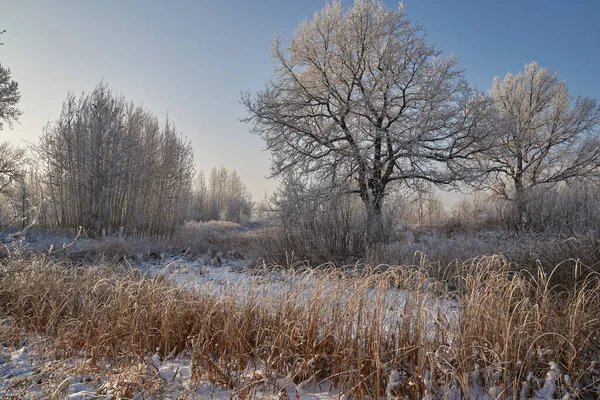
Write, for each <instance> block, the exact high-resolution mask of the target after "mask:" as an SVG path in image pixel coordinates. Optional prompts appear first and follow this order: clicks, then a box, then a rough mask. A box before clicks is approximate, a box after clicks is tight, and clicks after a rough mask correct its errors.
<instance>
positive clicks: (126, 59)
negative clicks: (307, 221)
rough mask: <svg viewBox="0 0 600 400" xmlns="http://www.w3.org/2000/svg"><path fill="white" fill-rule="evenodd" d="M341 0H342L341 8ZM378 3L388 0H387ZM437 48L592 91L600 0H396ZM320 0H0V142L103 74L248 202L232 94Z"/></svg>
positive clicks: (264, 65)
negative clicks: (17, 96) (539, 72)
mask: <svg viewBox="0 0 600 400" xmlns="http://www.w3.org/2000/svg"><path fill="white" fill-rule="evenodd" d="M352 3H353V1H351V0H345V1H343V4H344V5H345V6H346V7H349V6H351V5H352ZM386 4H387V6H388V7H390V8H396V7H398V4H399V2H398V1H386ZM404 4H405V6H406V11H407V14H408V17H409V19H411V20H412V21H413V22H416V23H418V24H420V25H423V27H424V28H425V30H426V31H427V33H428V37H429V39H430V41H432V42H435V43H436V45H437V47H438V49H440V50H442V51H443V54H444V55H448V54H451V53H453V54H455V55H457V56H458V57H459V60H460V62H459V64H460V65H461V66H462V67H463V68H465V69H466V76H467V78H468V79H469V81H470V82H471V84H473V85H474V86H476V87H478V88H479V89H481V90H488V89H489V88H490V87H491V84H492V79H493V78H494V77H495V76H504V75H505V74H506V73H507V72H513V73H518V72H520V71H522V70H523V67H524V65H525V64H526V63H529V62H531V61H533V60H535V61H537V62H538V63H539V64H540V65H541V66H543V67H546V68H549V69H551V70H553V71H555V72H558V74H559V78H560V79H561V80H565V81H566V83H567V86H568V88H569V89H570V91H571V94H573V95H575V96H577V95H582V96H587V97H592V98H595V99H598V100H600V79H599V78H598V65H600V52H599V51H598V41H599V39H600V23H599V22H598V21H600V2H597V1H595V0H574V1H571V2H566V1H554V0H549V1H541V0H539V1H535V0H531V1H526V2H524V1H516V0H509V1H502V2H497V1H478V0H406V1H405V2H404ZM324 5H325V0H303V1H301V0H285V1H284V0H254V1H242V0H237V1H217V0H198V1H193V0H173V1H161V0H147V1H142V0H122V1H116V0H106V1H91V0H56V1H50V0H37V1H34V0H0V31H1V30H3V29H6V30H7V33H5V34H3V35H1V36H0V42H4V43H5V44H4V45H3V46H0V62H1V63H2V65H3V66H4V67H8V68H10V69H11V71H12V77H13V79H15V80H16V81H17V82H19V86H20V89H21V102H20V105H19V107H20V109H21V110H22V111H23V113H24V114H23V115H22V117H21V121H20V124H15V126H14V129H12V130H11V129H9V128H8V126H5V129H4V130H3V131H0V140H2V141H3V140H10V141H11V142H14V143H23V141H27V142H36V141H37V138H38V137H39V135H40V133H41V130H42V128H43V126H44V125H45V124H46V123H47V122H48V121H50V120H53V119H55V118H56V117H57V116H58V115H59V113H60V109H61V106H62V102H63V101H64V99H65V98H66V96H67V93H68V92H69V91H72V92H74V93H76V94H78V93H81V92H83V91H91V90H92V89H93V88H94V86H96V85H97V84H98V83H99V82H100V81H102V80H104V81H105V82H107V83H108V84H109V86H110V88H111V89H112V90H113V91H114V92H117V93H121V94H123V95H124V96H125V97H126V99H127V100H129V101H134V102H135V103H136V104H143V105H144V106H145V107H146V108H148V109H149V110H151V111H152V112H153V113H154V114H155V115H157V116H158V117H160V118H162V119H164V117H165V116H166V115H167V113H168V115H169V118H170V119H173V120H174V121H175V123H176V126H177V129H178V130H179V131H180V132H182V133H183V135H184V136H186V137H187V138H188V139H189V140H190V141H191V142H192V145H193V147H194V152H195V160H196V169H197V170H198V171H199V170H205V171H208V170H209V169H210V168H212V167H213V166H221V165H223V166H225V167H226V168H228V169H236V170H237V171H238V173H239V174H240V176H241V178H242V180H243V182H244V183H246V185H247V186H248V188H249V189H250V191H251V193H252V195H253V196H254V198H255V200H257V201H258V200H261V199H262V198H263V196H264V193H265V191H268V192H271V191H272V190H273V188H274V187H275V186H276V182H275V181H273V180H271V181H267V180H266V179H265V176H267V175H268V174H269V156H268V154H267V153H266V152H264V151H261V150H262V149H263V147H264V144H263V142H262V140H261V139H260V138H259V137H257V136H254V135H252V134H250V133H249V129H250V126H248V125H246V124H243V123H241V122H239V119H240V118H243V117H245V115H246V113H245V110H244V108H243V107H242V106H241V105H240V104H239V99H240V93H241V92H242V91H250V92H256V91H257V90H260V89H262V88H263V87H264V84H265V82H266V81H267V80H269V79H270V77H271V75H272V72H273V64H272V62H271V59H270V56H269V54H270V45H271V40H272V38H273V36H274V35H275V34H279V35H281V36H282V37H283V38H284V39H287V38H289V37H290V36H291V35H292V33H293V31H294V29H295V28H296V26H297V25H298V23H299V22H300V21H302V20H304V19H306V18H311V17H312V15H313V13H314V12H315V11H318V10H320V9H321V8H322V7H323V6H324Z"/></svg>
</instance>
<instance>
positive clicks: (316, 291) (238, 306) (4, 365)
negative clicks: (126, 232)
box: [0, 223, 600, 399]
mask: <svg viewBox="0 0 600 400" xmlns="http://www.w3.org/2000/svg"><path fill="white" fill-rule="evenodd" d="M195 228H196V229H195V230H194V231H190V232H188V235H187V237H190V236H194V235H195V236H194V241H195V242H196V243H199V245H198V246H197V248H196V249H195V250H194V249H192V248H187V249H184V248H182V247H181V245H182V244H184V243H181V242H178V243H177V245H175V244H173V243H167V242H150V241H144V240H126V239H118V238H105V239H102V240H90V239H77V240H75V241H73V240H72V239H69V238H68V237H67V236H65V235H64V233H63V234H60V233H59V232H46V233H43V232H32V233H31V234H30V235H29V237H26V238H24V240H23V241H22V242H21V243H20V244H19V245H17V246H12V247H10V246H6V248H5V251H6V255H5V258H4V260H3V262H2V268H3V269H2V275H1V278H0V304H2V328H1V340H2V347H1V355H0V360H1V366H0V371H1V373H2V375H3V379H2V384H1V385H0V394H1V395H2V396H3V397H4V398H32V399H34V398H56V399H58V398H65V396H68V397H69V398H71V399H84V398H90V399H91V398H107V399H110V398H122V399H126V398H136V399H142V398H157V399H158V398H173V399H175V398H182V399H185V398H207V399H208V398H216V399H219V398H279V399H282V398H283V399H285V398H289V399H337V398H372V399H373V398H376V399H378V398H387V399H394V398H398V399H408V398H410V399H421V398H427V399H438V398H439V399H459V398H465V397H470V398H473V399H496V398H498V399H503V398H519V399H553V398H596V397H597V396H598V395H600V366H598V365H596V362H597V361H596V360H598V359H599V358H600V347H599V343H600V337H599V336H598V335H599V334H600V320H599V318H598V316H599V313H598V310H599V309H600V281H599V280H598V279H597V276H596V275H595V274H594V273H590V272H589V271H588V270H586V269H585V268H584V267H583V266H582V265H581V264H580V263H576V262H572V263H568V262H565V263H564V264H563V265H558V266H557V267H556V268H555V269H554V270H550V271H545V270H544V269H543V268H541V267H540V268H539V270H537V271H534V272H533V273H532V272H531V268H529V270H519V269H518V268H517V267H516V265H515V264H514V263H512V264H511V263H510V262H509V261H508V260H507V258H506V257H505V256H493V255H490V256H482V257H478V258H473V259H470V260H465V261H460V262H458V261H457V262H455V263H453V264H451V265H450V267H449V268H447V269H445V270H444V273H443V274H440V268H439V263H438V264H435V263H431V262H429V261H427V258H426V257H420V258H417V259H418V261H419V263H416V264H412V265H409V264H407V265H405V266H389V265H379V266H377V267H371V266H368V265H366V264H361V263H357V264H355V265H351V266H345V267H339V266H338V267H336V266H334V265H333V264H324V265H320V266H313V267H311V268H309V267H308V266H307V264H306V263H301V262H296V263H293V262H292V264H290V265H284V266H280V265H275V264H266V263H265V262H264V260H262V261H261V260H251V259H250V258H244V256H246V254H244V253H247V251H248V250H247V248H246V250H245V248H244V246H247V245H248V243H249V242H250V241H251V239H248V238H249V237H252V235H256V234H258V233H257V232H255V231H253V230H242V229H240V227H239V226H236V225H235V224H223V223H210V224H204V225H199V226H196V227H195ZM194 232H195V233H194ZM61 241H62V243H66V245H65V246H62V245H60V244H59V243H60V242H61ZM228 248H229V251H227V250H226V249H228ZM44 249H45V250H44ZM50 249H51V251H49V250H50ZM186 250H187V251H186ZM290 258H291V256H290ZM565 269H568V270H569V271H568V274H567V271H565ZM559 273H562V274H566V275H565V276H567V275H568V276H570V277H572V278H573V279H570V282H572V283H570V284H569V285H558V284H556V283H555V281H556V279H553V277H552V274H559Z"/></svg>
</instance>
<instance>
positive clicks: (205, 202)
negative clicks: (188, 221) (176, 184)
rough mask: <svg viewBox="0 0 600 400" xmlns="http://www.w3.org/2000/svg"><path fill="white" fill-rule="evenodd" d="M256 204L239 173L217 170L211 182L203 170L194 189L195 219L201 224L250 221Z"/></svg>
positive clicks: (193, 217) (213, 172)
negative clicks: (219, 221)
mask: <svg viewBox="0 0 600 400" xmlns="http://www.w3.org/2000/svg"><path fill="white" fill-rule="evenodd" d="M253 205H254V203H253V201H252V196H251V195H250V193H249V192H248V189H247V187H246V185H245V184H244V183H243V182H242V181H241V179H240V177H239V175H238V173H237V171H236V170H233V171H232V172H230V171H228V170H227V169H226V168H224V167H221V168H216V167H213V168H212V170H211V171H210V175H209V178H208V183H207V182H206V178H205V176H204V172H203V171H200V173H199V174H198V178H197V179H196V184H195V188H194V196H193V199H192V205H191V213H192V215H191V218H192V219H194V220H197V221H210V220H215V221H217V220H224V221H232V222H238V223H240V222H243V221H247V220H248V219H249V218H250V216H251V213H252V207H253Z"/></svg>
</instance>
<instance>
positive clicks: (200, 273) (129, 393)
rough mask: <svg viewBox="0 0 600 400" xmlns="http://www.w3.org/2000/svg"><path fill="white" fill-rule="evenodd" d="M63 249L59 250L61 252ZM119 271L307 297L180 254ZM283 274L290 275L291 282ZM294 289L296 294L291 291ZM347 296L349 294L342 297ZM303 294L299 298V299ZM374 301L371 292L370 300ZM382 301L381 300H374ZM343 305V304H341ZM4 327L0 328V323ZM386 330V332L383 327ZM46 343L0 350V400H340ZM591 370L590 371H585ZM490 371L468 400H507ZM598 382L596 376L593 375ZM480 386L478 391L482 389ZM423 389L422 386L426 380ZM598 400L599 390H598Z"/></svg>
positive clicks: (529, 395)
mask: <svg viewBox="0 0 600 400" xmlns="http://www.w3.org/2000/svg"><path fill="white" fill-rule="evenodd" d="M65 243H66V245H63V244H65ZM20 245H21V246H23V247H24V248H25V249H36V250H38V251H44V252H47V253H52V252H56V251H63V249H67V250H68V251H69V252H85V251H86V249H88V248H89V247H90V246H94V243H93V242H92V241H90V240H89V239H79V240H77V241H75V242H74V243H72V244H70V243H69V242H66V241H65V240H64V238H60V237H58V238H57V237H53V236H52V235H44V234H39V233H38V234H36V235H30V236H28V237H27V238H26V240H24V241H23V242H22V243H21V244H20ZM122 265H124V268H132V269H135V270H137V271H139V272H141V273H142V274H144V275H146V276H149V277H153V278H156V277H158V276H162V277H164V278H166V279H168V280H171V281H172V282H173V283H175V284H176V285H179V286H182V287H187V288H193V289H200V290H208V291H210V293H213V294H219V293H231V292H232V291H233V292H235V293H238V294H239V295H240V296H243V294H244V293H245V292H246V291H248V290H256V288H260V290H263V291H264V293H265V294H266V295H269V296H274V294H275V293H277V292H280V291H285V290H286V289H289V288H290V285H292V288H293V286H294V285H296V284H298V285H302V286H301V287H302V288H303V290H306V297H307V298H308V297H310V296H311V285H310V284H309V280H310V279H311V274H310V273H306V274H302V273H293V272H286V271H284V270H277V271H267V270H258V269H256V268H252V266H251V262H250V261H249V260H246V259H240V258H224V257H215V256H213V257H209V256H206V257H203V258H198V259H192V258H190V257H187V256H185V255H181V254H170V253H168V252H163V253H158V254H157V255H154V256H153V257H142V256H139V257H136V259H135V261H133V262H132V261H129V260H126V262H125V263H123V264H122ZM290 274H292V275H291V276H290ZM294 289H297V288H294ZM347 290H348V291H347V293H348V295H349V296H351V293H352V288H351V287H350V288H348V289H347ZM303 293H304V292H303ZM371 294H372V296H373V301H376V299H375V297H376V296H377V291H375V290H373V291H371V292H369V295H368V296H371ZM410 296H412V294H411V293H410V292H405V291H402V290H396V289H387V290H386V292H385V295H384V299H383V301H384V303H385V307H383V309H385V310H386V311H385V312H386V316H385V317H384V318H385V319H384V320H385V325H386V326H390V327H391V326H394V323H395V322H396V321H397V320H398V318H401V315H402V311H403V309H404V308H405V307H404V306H405V304H406V302H407V299H409V298H410ZM379 300H380V301H381V299H379ZM342 301H343V299H342ZM422 304H424V305H425V309H426V310H425V312H428V314H429V316H428V318H427V321H428V322H427V323H428V324H435V323H436V318H438V316H439V315H440V314H441V315H444V316H446V318H447V320H446V323H453V321H456V320H458V313H459V310H458V307H457V304H456V302H454V301H452V300H450V299H447V298H445V299H444V298H435V297H433V296H432V297H430V298H427V299H425V302H424V303H422ZM5 323H6V321H5ZM384 328H385V327H384ZM52 343H53V342H52V341H51V340H48V339H47V338H44V337H39V336H31V335H24V336H23V338H22V339H21V340H20V341H19V342H18V343H16V344H10V343H0V398H15V399H16V398H24V399H46V398H51V399H52V398H54V399H64V398H68V399H126V398H128V399H230V398H264V399H299V400H310V399H324V400H327V399H340V398H344V397H343V395H342V394H340V393H338V392H336V391H335V389H334V388H332V387H331V382H330V381H324V382H315V381H314V380H313V379H309V380H307V381H305V382H302V383H300V384H295V383H294V382H292V380H291V377H277V376H267V375H266V373H265V372H264V369H261V367H260V366H254V367H253V368H252V369H251V370H250V369H249V370H248V371H241V372H238V373H237V375H236V385H235V387H236V389H228V388H226V387H222V386H219V385H217V384H214V383H210V382H197V381H195V380H194V379H192V371H191V369H192V360H191V356H190V355H189V354H188V353H187V352H183V353H181V354H177V355H172V357H167V359H160V356H159V355H158V354H155V355H154V356H152V357H148V358H147V359H145V360H140V362H139V363H137V364H136V365H131V366H129V367H127V368H124V367H120V366H117V365H115V366H113V365H111V362H110V360H102V361H98V362H96V363H95V365H91V364H90V358H89V355H86V354H81V355H80V357H78V358H69V359H64V358H61V357H60V351H57V349H55V348H54V347H53V344H52ZM591 368H595V366H591ZM493 374H494V372H493V371H474V372H472V373H471V374H470V375H469V376H468V377H467V379H468V381H469V383H470V393H469V397H470V398H471V399H478V400H491V399H500V398H503V396H504V395H505V394H506V388H505V387H503V386H502V384H494V383H491V382H495V381H496V379H495V378H494V377H493ZM593 375H594V376H597V371H596V372H595V373H594V374H593ZM558 380H563V381H568V377H566V376H562V375H561V371H560V367H559V366H558V365H557V364H556V363H553V362H550V363H549V364H548V369H547V371H546V373H545V376H537V377H534V376H531V375H530V376H528V377H527V380H526V382H523V383H522V387H523V388H524V389H523V390H522V391H521V393H520V394H519V399H520V400H549V399H554V398H556V397H555V396H556V391H557V389H556V385H557V381H558ZM402 381H403V378H402V376H400V375H399V373H398V371H397V370H392V371H391V373H390V375H389V377H388V380H387V383H388V385H387V390H386V397H387V398H388V399H396V398H399V397H396V393H395V389H396V388H397V387H399V386H400V385H402ZM481 382H484V383H481ZM424 383H425V386H426V387H427V386H429V384H428V378H427V376H425V382H424ZM444 390H445V391H444V393H440V392H438V393H431V392H430V393H429V395H428V397H426V398H428V399H432V400H433V399H434V398H440V397H443V398H446V399H456V400H458V399H460V398H463V396H462V393H461V391H460V390H459V389H458V386H457V384H454V385H450V386H448V387H447V388H445V389H444ZM597 390H598V394H599V395H600V385H598V389H597ZM565 398H569V397H565Z"/></svg>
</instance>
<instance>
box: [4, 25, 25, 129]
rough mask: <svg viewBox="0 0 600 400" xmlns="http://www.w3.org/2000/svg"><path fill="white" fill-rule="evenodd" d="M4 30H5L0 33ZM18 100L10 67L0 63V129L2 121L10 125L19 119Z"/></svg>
mask: <svg viewBox="0 0 600 400" xmlns="http://www.w3.org/2000/svg"><path fill="white" fill-rule="evenodd" d="M4 32H6V31H2V32H0V34H2V33H4ZM19 100H21V93H20V92H19V84H18V83H17V82H15V81H14V80H13V79H12V78H11V75H10V69H8V68H5V67H3V66H2V64H0V130H2V127H3V123H4V122H8V124H9V126H10V125H12V123H13V122H15V121H17V120H18V119H19V116H20V115H21V111H20V110H19V109H18V108H17V103H18V102H19Z"/></svg>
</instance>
